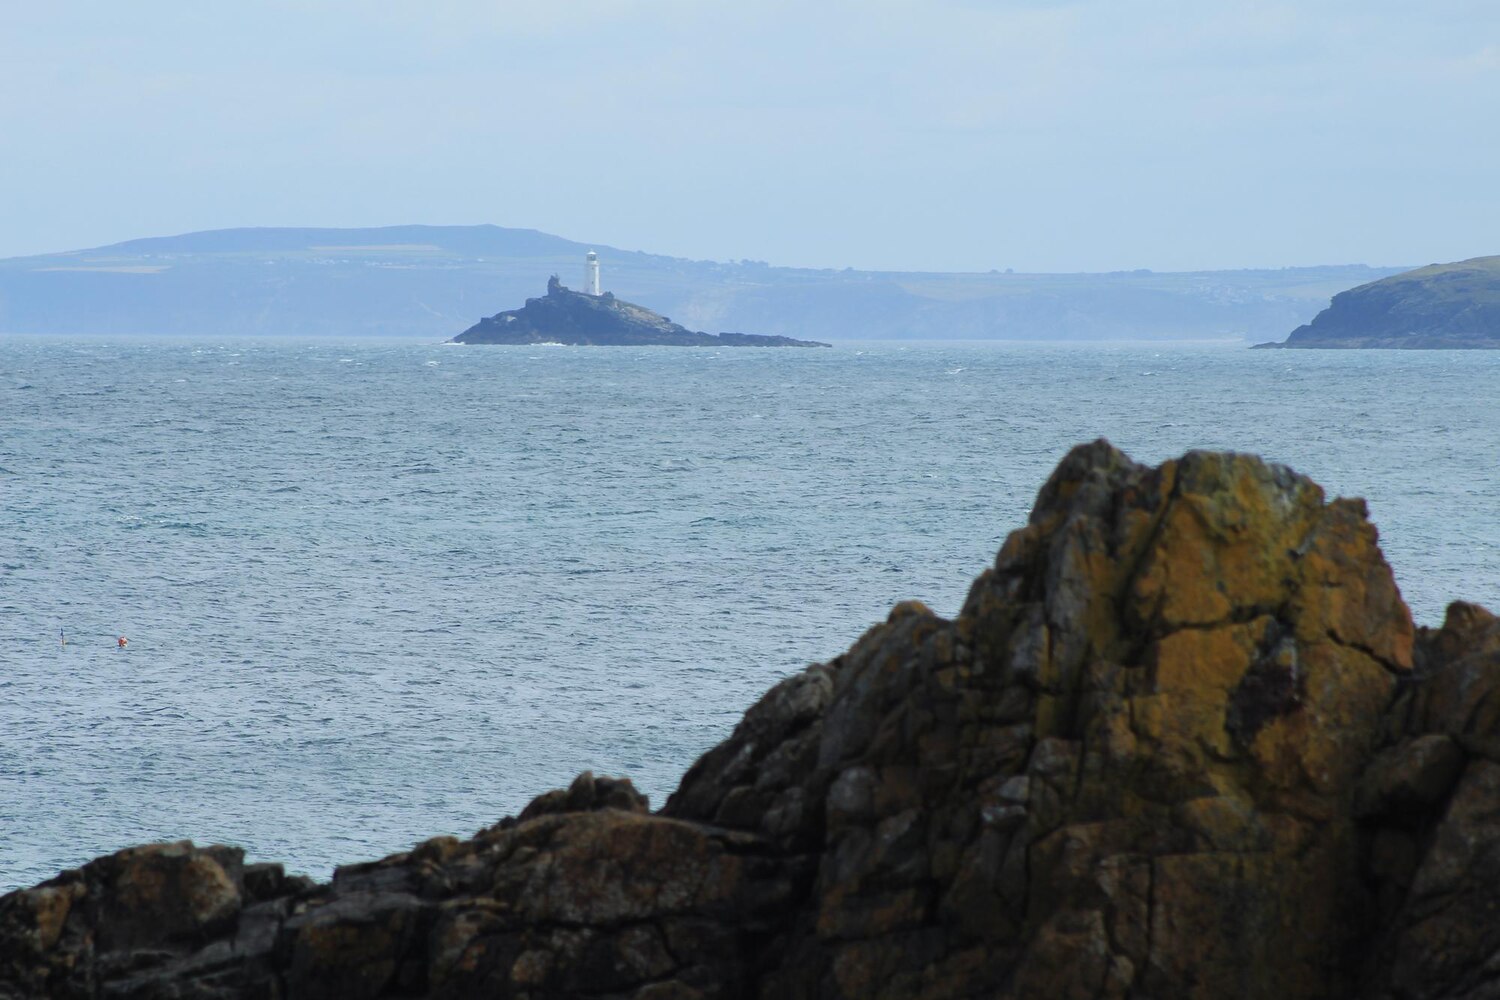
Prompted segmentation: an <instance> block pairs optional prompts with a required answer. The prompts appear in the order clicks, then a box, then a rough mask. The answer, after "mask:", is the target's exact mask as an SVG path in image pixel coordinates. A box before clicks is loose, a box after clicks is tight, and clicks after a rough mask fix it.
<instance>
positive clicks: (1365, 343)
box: [1255, 256, 1500, 348]
mask: <svg viewBox="0 0 1500 1000" xmlns="http://www.w3.org/2000/svg"><path fill="white" fill-rule="evenodd" d="M1255 346H1257V347H1323V348H1337V347H1403V348H1500V256H1496V257H1475V258H1473V259H1472V260H1465V261H1459V262H1458V263H1455V264H1430V265H1428V266H1427V267H1419V268H1417V269H1416V270H1415V271H1406V272H1404V273H1402V274H1396V275H1392V276H1390V277H1388V278H1382V279H1380V280H1379V281H1372V282H1370V283H1368V284H1365V285H1360V286H1359V287H1358V288H1351V289H1349V290H1348V291H1347V292H1340V293H1339V294H1337V295H1335V296H1334V297H1333V301H1332V303H1330V304H1329V306H1328V308H1327V309H1324V310H1323V311H1322V312H1320V313H1318V315H1317V316H1316V317H1314V318H1313V321H1312V322H1311V323H1308V324H1306V325H1304V326H1299V327H1298V328H1297V329H1295V330H1293V331H1292V334H1291V336H1289V337H1288V338H1287V339H1286V341H1285V342H1284V343H1274V344H1257V345H1255Z"/></svg>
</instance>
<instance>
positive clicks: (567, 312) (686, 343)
mask: <svg viewBox="0 0 1500 1000" xmlns="http://www.w3.org/2000/svg"><path fill="white" fill-rule="evenodd" d="M453 343H455V344H581V345H604V346H623V347H642V346H652V345H658V346H659V345H664V346H669V347H827V346H828V345H827V344H824V343H820V342H817V341H812V340H793V339H792V338H791V337H766V336H761V335H758V334H753V333H720V334H717V335H716V334H712V333H699V332H697V331H696V330H689V329H687V328H686V327H683V326H679V325H678V324H676V323H673V322H672V321H671V320H669V319H667V317H665V316H660V315H658V314H656V313H654V312H652V311H651V310H650V309H647V308H645V307H644V306H638V305H635V304H634V303H631V302H625V301H622V300H620V299H617V298H615V297H614V295H613V294H611V293H609V292H605V293H604V294H603V295H585V294H584V293H583V292H575V291H573V290H572V289H569V288H565V287H563V285H562V284H561V283H560V282H559V281H558V280H557V277H556V276H555V275H554V276H553V277H552V278H551V279H550V280H548V282H547V294H546V296H545V297H544V298H539V299H527V300H526V304H525V305H524V306H523V307H521V308H520V309H513V310H511V311H510V312H503V313H498V314H496V315H494V316H489V317H487V318H485V319H482V320H480V321H479V322H478V323H476V324H474V325H473V326H471V327H469V328H468V329H467V330H465V331H464V332H463V333H461V334H459V335H458V336H456V337H454V338H453Z"/></svg>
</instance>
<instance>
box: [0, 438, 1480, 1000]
mask: <svg viewBox="0 0 1500 1000" xmlns="http://www.w3.org/2000/svg"><path fill="white" fill-rule="evenodd" d="M1497 802H1500V621H1497V620H1496V619H1495V618H1494V617H1492V616H1491V615H1489V614H1488V613H1487V612H1485V611H1483V610H1482V609H1479V608H1477V607H1474V606H1471V605H1465V604H1455V605H1454V606H1453V607H1452V608H1451V609H1450V611H1449V615H1448V620H1447V622H1446V623H1445V625H1444V626H1443V628H1442V629H1440V630H1436V631H1429V630H1416V629H1414V628H1413V626H1412V622H1411V619H1410V616H1409V615H1408V613H1407V610H1406V608H1405V606H1404V605H1403V604H1402V602H1401V598H1400V595H1399V593H1398V591H1397V588H1396V585H1395V583H1394V581H1393V580H1392V577H1391V573H1390V570H1389V568H1388V567H1387V565H1386V563H1385V561H1384V559H1383V558H1382V556H1381V553H1380V550H1379V546H1378V544H1377V536H1376V532H1375V529H1374V528H1373V527H1372V526H1371V525H1370V524H1369V522H1368V521H1367V520H1366V516H1365V508H1364V505H1363V503H1362V502H1360V501H1357V500H1334V501H1332V502H1326V501H1325V498H1324V496H1323V493H1322V491H1321V490H1320V489H1319V487H1318V486H1317V485H1315V484H1314V483H1313V482H1312V481H1310V480H1308V479H1306V478H1304V477H1302V476H1299V475H1296V474H1294V473H1292V472H1290V471H1289V470H1287V469H1285V468H1282V467H1278V466H1272V465H1267V464H1265V463H1262V462H1261V461H1260V460H1258V459H1256V458H1254V457H1251V456H1245V455H1234V454H1216V453H1203V452H1195V453H1191V454H1188V455H1186V456H1184V457H1183V458H1182V459H1180V460H1177V461H1173V462H1167V463H1165V464H1164V465H1162V466H1160V467H1159V468H1146V467H1143V466H1140V465H1137V464H1135V463H1133V462H1131V461H1130V460H1129V459H1127V458H1126V457H1125V456H1124V455H1122V454H1121V453H1120V452H1118V451H1116V450H1115V449H1113V448H1112V447H1110V446H1109V445H1108V444H1106V443H1104V442H1095V443H1094V444H1090V445H1085V446H1082V447H1080V448H1077V449H1075V450H1074V451H1073V452H1072V453H1071V454H1069V455H1068V456H1067V458H1066V459H1064V461H1063V462H1062V464H1061V465H1060V466H1059V467H1058V469H1057V471H1056V472H1055V473H1054V474H1053V476H1052V478H1051V479H1050V480H1049V481H1048V483H1047V484H1046V485H1045V487H1044V488H1043V489H1042V491H1041V493H1040V495H1039V496H1038V499H1037V503H1036V507H1035V509H1034V511H1033V513H1032V515H1031V518H1030V521H1029V523H1028V524H1027V525H1026V526H1025V527H1023V528H1021V529H1020V530H1018V531H1016V532H1014V533H1013V534H1012V535H1011V536H1010V538H1009V539H1008V540H1007V541H1006V543H1005V545H1004V547H1003V548H1002V549H1001V551H1000V553H999V556H998V557H997V559H996V562H995V564H994V566H993V567H992V568H990V569H988V570H986V571H985V572H984V573H983V574H982V575H981V576H980V577H979V579H978V580H976V581H975V583H974V585H973V587H972V589H971V591H970V593H969V596H968V599H967V601H966V602H965V604H964V607H963V609H962V611H961V612H960V613H959V614H958V615H957V617H955V618H953V619H951V620H949V619H944V618H941V617H939V616H937V615H935V614H933V613H932V612H931V611H929V610H928V609H927V608H925V607H923V606H922V605H920V604H916V603H907V604H902V605H899V606H897V607H896V608H895V609H894V610H893V611H892V612H891V614H890V616H889V618H888V619H887V620H886V621H885V622H884V623H882V624H879V625H877V626H875V627H874V628H872V629H871V630H870V631H869V632H867V633H866V634H865V635H864V636H863V637H861V638H860V639H859V640H858V641H857V642H856V643H855V644H854V645H853V646H852V647H851V648H850V649H849V650H848V652H846V653H844V654H843V655H842V656H839V657H837V658H836V659H833V660H831V661H829V662H827V663H823V664H817V665H814V666H812V667H810V668H808V669H807V670H806V671H804V672H802V673H800V674H797V675H795V676H793V677H790V678H788V679H787V680H785V681H783V682H782V683H780V684H778V685H776V686H775V687H774V688H772V689H771V690H770V691H769V692H768V693H767V694H766V695H765V696H764V697H763V698H762V699H761V700H760V701H759V702H758V703H757V704H756V705H754V706H752V707H751V708H750V710H749V711H748V712H747V713H746V714H745V717H744V719H743V721H742V722H741V723H740V725H739V726H738V727H737V728H736V730H735V731H734V733H733V734H732V735H731V736H730V737H729V739H728V740H726V741H725V742H724V743H723V744H721V745H720V746H718V747H716V748H715V749H713V750H711V751H709V752H708V753H707V754H706V755H704V757H703V758H702V759H701V760H699V761H698V763H697V764H696V765H694V766H693V768H692V769H691V770H690V771H689V772H688V773H687V775H686V776H685V777H684V778H683V781H682V783H681V785H680V787H679V788H678V789H677V791H676V793H675V794H673V795H672V796H671V798H670V799H669V801H668V802H667V803H666V805H665V807H664V808H663V809H661V810H660V811H659V812H656V813H652V812H649V811H647V808H646V803H645V801H644V800H643V799H642V798H641V797H640V796H639V795H638V794H636V793H635V792H634V790H633V789H632V788H631V787H630V785H629V783H628V782H627V781H623V780H611V779H607V778H596V777H594V776H593V775H590V774H585V775H582V776H581V777H580V778H579V779H578V780H577V781H575V782H574V783H573V785H572V786H571V787H570V788H568V789H567V790H563V791H556V792H550V793H548V794H546V795H544V796H542V797H541V798H539V799H537V800H536V801H534V802H533V803H532V804H531V805H530V806H528V807H527V808H526V810H524V811H523V812H522V813H521V815H520V816H518V817H515V818H512V819H505V820H502V821H500V822H499V823H497V824H496V825H495V826H493V827H491V828H489V829H486V830H483V831H480V832H479V833H478V834H477V835H476V836H475V837H473V838H472V839H470V840H464V841H459V840H456V839H452V838H440V839H436V840H432V841H428V842H427V843H424V844H421V845H419V846H418V847H416V848H414V849H413V850H412V851H410V852H407V853H405V854H398V855H395V856H392V857H389V858H386V859H384V860H381V861H376V862H373V863H369V864H361V865H354V866H350V867H347V868H342V869H340V870H339V871H338V872H337V873H335V875H334V878H333V880H332V881H331V882H330V883H329V884H327V885H313V884H311V883H308V882H307V881H305V880H301V879H294V878H288V877H286V876H284V875H283V874H282V873H281V871H280V869H278V868H276V867H274V866H265V865H258V866H246V865H244V864H243V863H242V860H241V857H240V854H239V852H238V851H236V850H233V849H230V848H222V847H210V848H195V847H193V846H192V845H190V844H185V843H184V844H167V845H152V846H148V847H142V848H134V849H132V850H129V851H124V852H121V853H119V854H116V855H111V856H109V857H106V858H101V859H99V860H97V861H94V862H91V863H90V864H88V865H86V866H84V867H83V868H82V869H79V870H77V871H69V872H64V873H63V874H62V875H60V876H59V877H57V878H55V879H53V880H51V881H50V882H47V883H44V884H43V885H40V886H37V887H35V888H33V889H28V890H24V891H20V892H16V893H12V894H10V895H9V896H6V897H4V898H0V995H7V993H8V995H13V996H42V995H47V996H64V997H66V996H76V997H94V996H119V997H239V996H254V997H304V996H308V997H312V996H316V997H329V996H333V997H398V996H399V997H414V996H423V997H470V996H501V997H550V996H590V997H633V998H638V1000H648V998H649V1000H663V998H687V997H760V998H782V997H790V998H798V997H805V998H812V997H851V998H852V997H861V998H865V997H932V998H937V997H979V996H1013V997H1037V998H1041V997H1048V998H1051V997H1063V998H1073V997H1077V998H1107V997H1158V998H1166V997H1172V998H1191V997H1201V998H1221V997H1254V998H1262V997H1263V998H1275V1000H1302V998H1321V997H1330V998H1331V997H1365V998H1371V1000H1374V998H1381V1000H1397V998H1401V1000H1410V998H1473V1000H1478V998H1480V997H1490V996H1494V995H1495V994H1496V991H1497V989H1500V971H1497V968H1496V965H1495V961H1494V960H1493V958H1492V956H1493V955H1495V954H1497V953H1500V921H1495V920H1494V919H1493V917H1492V911H1493V906H1494V902H1493V900H1494V898H1495V895H1496V890H1497V888H1500V809H1497V808H1496V806H1495V803H1497Z"/></svg>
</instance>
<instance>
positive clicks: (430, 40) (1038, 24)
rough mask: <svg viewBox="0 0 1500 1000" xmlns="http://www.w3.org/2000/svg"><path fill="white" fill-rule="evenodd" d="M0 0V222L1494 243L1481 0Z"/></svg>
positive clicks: (921, 265) (1179, 248)
mask: <svg viewBox="0 0 1500 1000" xmlns="http://www.w3.org/2000/svg"><path fill="white" fill-rule="evenodd" d="M0 5H3V13H4V17H3V18H0V142H3V144H4V145H3V155H0V191H3V195H0V256H17V255H23V254H35V253H44V252H53V251H60V250H68V249H74V248H80V247H89V246H97V245H102V244H107V243H112V242H116V241H120V240H125V239H131V238H135V237H142V236H158V235H168V234H172V233H180V232H188V231H193V230H201V229H218V228H227V227H234V226H375V225H391V224H403V223H431V224H475V223H494V224H497V225H502V226H516V227H525V228H533V229H540V230H542V231H544V232H549V233H554V234H557V235H559V236H565V237H568V238H571V239H576V240H580V241H583V242H598V243H601V244H607V245H612V246H616V247H622V248H626V249H634V250H646V251H649V252H652V253H661V254H669V255H672V256H679V257H690V258H697V259H715V260H739V259H752V260H765V261H769V262H770V263H772V264H778V265H787V266H798V267H835V268H841V267H855V268H869V269H889V270H938V271H985V270H990V269H991V268H998V269H1002V270H1003V269H1005V268H1014V269H1016V270H1017V271H1110V270H1130V269H1135V268H1151V269H1153V270H1198V269H1219V268H1238V267H1283V266H1296V265H1311V264H1332V263H1368V264H1372V265H1403V264H1413V265H1415V264H1424V263H1428V262H1434V261H1446V260H1457V259H1462V258H1466V257H1473V256H1480V255H1486V254H1494V253H1500V183H1497V179H1500V3H1496V2H1494V0H1425V2H1423V3H1412V2H1410V0H1399V2H1395V0H1315V2H1311V3H1309V2H1307V0H1300V2H1296V3H1282V2H1277V0H1257V2H1250V0H1209V2H1206V3H1205V2H1203V0H1194V2H1189V0H1013V2H1007V0H988V2H986V0H911V2H896V0H859V2H845V0H814V2H812V3H809V2H807V0H802V2H797V3H793V2H780V0H741V2H734V3H730V2H720V0H566V2H564V0H545V2H512V0H424V2H422V3H416V2H410V0H399V2H391V0H299V2H293V0H251V2H244V0H236V2H232V3H231V2H227V0H176V2H165V0H131V2H129V3H122V2H120V0H50V2H47V3H37V2H23V0H0Z"/></svg>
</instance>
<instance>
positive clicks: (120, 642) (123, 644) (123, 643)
mask: <svg viewBox="0 0 1500 1000" xmlns="http://www.w3.org/2000/svg"><path fill="white" fill-rule="evenodd" d="M116 645H118V646H119V647H120V648H121V649H124V648H125V647H126V646H128V645H130V640H129V639H127V638H125V637H124V636H123V635H122V636H120V638H119V640H118V641H117V642H116Z"/></svg>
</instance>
